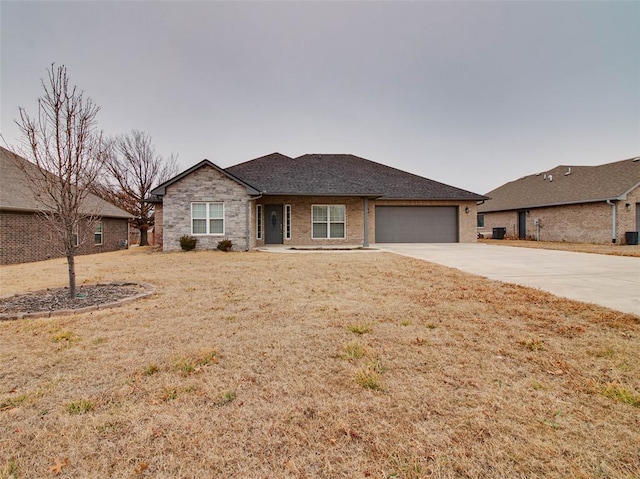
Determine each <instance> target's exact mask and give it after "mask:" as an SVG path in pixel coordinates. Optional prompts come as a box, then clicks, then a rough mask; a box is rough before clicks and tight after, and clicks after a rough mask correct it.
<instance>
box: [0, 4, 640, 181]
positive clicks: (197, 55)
mask: <svg viewBox="0 0 640 479" xmlns="http://www.w3.org/2000/svg"><path fill="white" fill-rule="evenodd" d="M0 17H1V42H2V43H1V68H2V70H1V92H0V93H1V97H0V100H1V125H0V130H1V133H2V135H3V137H4V140H5V141H6V142H7V143H8V144H9V145H14V144H16V143H17V142H18V140H19V138H18V130H17V127H16V126H15V124H14V123H13V121H14V120H15V119H16V118H17V117H18V107H19V106H22V107H24V108H26V109H27V111H28V112H30V113H32V114H33V113H35V112H36V99H37V98H38V96H40V95H41V94H42V86H41V83H40V81H41V79H42V78H44V77H45V76H46V69H47V68H48V67H49V66H50V65H51V63H52V62H55V63H56V64H64V65H66V66H67V68H68V73H69V75H70V78H71V81H72V83H74V84H76V85H78V86H79V87H80V88H81V89H82V90H84V92H85V94H86V95H87V96H90V97H91V98H92V99H93V100H94V101H95V102H96V103H97V104H98V105H100V106H101V108H102V110H101V111H100V114H99V116H98V121H99V124H100V128H101V129H103V130H104V131H105V133H107V134H109V135H115V134H118V133H123V132H127V131H130V130H131V129H134V128H135V129H140V130H144V131H146V132H148V133H149V134H150V135H151V136H152V137H153V139H154V141H155V144H156V148H157V150H158V151H159V152H160V153H161V154H164V155H169V154H171V153H175V154H177V155H178V158H179V163H180V167H181V169H186V168H188V167H190V166H192V165H194V164H195V163H197V162H199V161H200V160H202V159H204V158H208V159H209V160H211V161H213V162H215V163H216V164H218V165H220V166H222V167H227V166H231V165H233V164H236V163H240V162H243V161H246V160H250V159H253V158H256V157H259V156H262V155H266V154H268V153H272V152H274V151H278V152H280V153H283V154H286V155H289V156H293V157H295V156H299V155H302V154H304V153H352V154H355V155H358V156H362V157H364V158H367V159H370V160H373V161H377V162H380V163H384V164H387V165H390V166H394V167H396V168H400V169H403V170H406V171H410V172H412V173H416V174H419V175H422V176H425V177H427V178H431V179H433V180H437V181H441V182H443V183H447V184H450V185H453V186H457V187H460V188H464V189H467V190H470V191H473V192H476V193H486V192H488V191H490V190H492V189H493V188H495V187H498V186H500V185H501V184H503V183H505V182H507V181H511V180H514V179H517V178H518V177H520V176H523V175H526V174H531V173H537V172H540V171H544V170H546V169H550V168H552V167H553V166H556V165H558V164H568V165H596V164H602V163H609V162H613V161H618V160H622V159H626V158H630V157H632V156H637V155H640V2H639V1H629V2H615V1H607V2H602V3H599V2H575V1H574V2H549V1H545V2H408V3H404V2H366V1H363V2H257V3H254V2H183V1H176V2H160V1H157V2H114V1H105V2H95V1H91V2H89V1H87V2H52V1H48V2H29V1H21V2H12V1H5V0H2V1H1V2H0Z"/></svg>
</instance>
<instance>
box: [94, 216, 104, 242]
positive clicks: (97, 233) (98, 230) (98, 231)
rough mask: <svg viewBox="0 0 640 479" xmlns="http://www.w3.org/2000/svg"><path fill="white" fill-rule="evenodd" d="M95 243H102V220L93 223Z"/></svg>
mask: <svg viewBox="0 0 640 479" xmlns="http://www.w3.org/2000/svg"><path fill="white" fill-rule="evenodd" d="M93 244H95V245H96V246H98V245H101V244H102V221H96V222H95V223H94V225H93Z"/></svg>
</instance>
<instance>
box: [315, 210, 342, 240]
mask: <svg viewBox="0 0 640 479" xmlns="http://www.w3.org/2000/svg"><path fill="white" fill-rule="evenodd" d="M345 235H346V227H345V207H344V205H313V207H312V233H311V237H312V238H313V239H344V238H345Z"/></svg>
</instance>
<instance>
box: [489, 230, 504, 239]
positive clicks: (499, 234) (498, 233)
mask: <svg viewBox="0 0 640 479" xmlns="http://www.w3.org/2000/svg"><path fill="white" fill-rule="evenodd" d="M506 234H507V228H493V234H492V236H491V237H492V238H493V239H499V240H501V239H504V237H505V235H506Z"/></svg>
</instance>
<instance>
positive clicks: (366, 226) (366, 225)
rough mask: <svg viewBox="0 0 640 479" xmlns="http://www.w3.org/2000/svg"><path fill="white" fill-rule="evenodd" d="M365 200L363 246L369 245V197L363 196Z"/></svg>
mask: <svg viewBox="0 0 640 479" xmlns="http://www.w3.org/2000/svg"><path fill="white" fill-rule="evenodd" d="M363 200H364V235H363V241H362V247H363V248H368V247H369V198H363Z"/></svg>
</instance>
